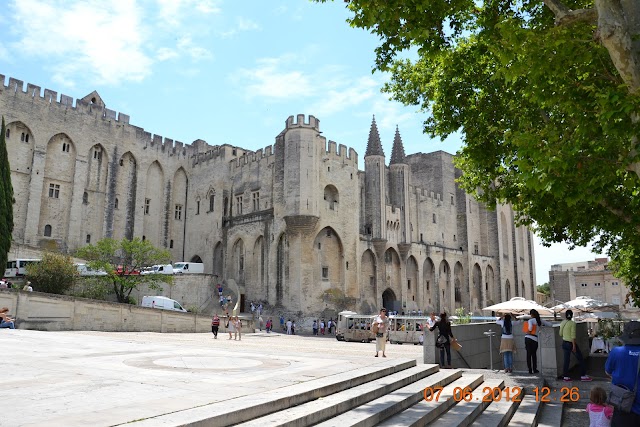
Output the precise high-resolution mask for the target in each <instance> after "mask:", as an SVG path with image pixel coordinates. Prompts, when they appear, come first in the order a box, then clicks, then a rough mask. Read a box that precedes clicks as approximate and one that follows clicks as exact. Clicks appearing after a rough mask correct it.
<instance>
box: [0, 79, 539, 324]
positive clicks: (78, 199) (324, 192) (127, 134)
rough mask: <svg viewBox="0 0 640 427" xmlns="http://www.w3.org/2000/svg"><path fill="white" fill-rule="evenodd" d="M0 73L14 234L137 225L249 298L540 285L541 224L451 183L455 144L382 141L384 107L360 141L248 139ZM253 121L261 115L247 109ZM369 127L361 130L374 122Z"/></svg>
mask: <svg viewBox="0 0 640 427" xmlns="http://www.w3.org/2000/svg"><path fill="white" fill-rule="evenodd" d="M4 81H5V78H4V76H0V82H2V84H0V114H2V115H3V116H4V117H5V119H6V122H7V131H6V139H7V145H8V151H9V159H10V164H11V176H12V180H13V186H14V190H15V195H16V204H15V206H14V211H15V214H14V218H15V229H14V234H13V238H14V240H15V243H16V244H18V245H26V246H35V247H41V248H57V249H59V250H62V251H66V252H71V251H74V250H75V249H77V248H79V247H81V246H83V245H85V244H88V243H95V242H96V241H98V240H100V239H101V238H103V237H112V238H116V239H120V238H123V237H127V238H132V237H134V236H137V237H140V238H142V239H146V240H150V241H151V242H152V243H154V244H155V245H157V246H160V247H164V248H167V249H169V250H170V251H171V253H172V255H173V259H174V261H182V260H193V261H202V262H204V264H205V269H206V272H207V273H210V274H213V275H216V276H217V277H218V279H217V280H235V281H236V282H237V283H238V284H239V286H240V289H241V292H243V294H244V297H245V299H246V300H256V301H257V300H262V301H265V302H268V303H269V304H272V305H279V306H282V307H283V308H284V309H287V310H290V311H302V312H304V313H315V312H320V311H322V310H323V309H325V308H326V307H328V306H329V299H328V298H326V295H327V293H326V291H328V290H332V291H331V293H333V295H334V297H335V295H338V296H345V297H347V298H345V301H355V304H354V305H353V308H354V309H356V310H359V311H362V312H368V313H370V312H375V311H377V308H378V307H379V306H381V305H384V306H386V307H388V308H390V309H395V310H398V311H405V310H406V311H408V310H418V309H422V310H426V311H430V310H437V311H440V310H447V311H449V312H451V311H452V310H453V309H455V308H457V307H464V308H465V309H466V310H471V311H474V312H478V311H479V309H480V308H481V307H483V306H485V305H486V304H491V303H495V302H499V301H502V300H505V299H508V298H511V297H513V296H525V297H526V298H528V299H533V298H534V296H535V289H536V287H535V279H534V271H535V261H534V254H533V248H532V236H531V233H530V232H529V230H528V229H527V228H525V227H516V226H515V225H514V213H513V211H512V210H511V208H510V207H509V206H502V205H499V206H498V207H497V209H496V210H495V211H489V210H487V209H485V207H484V206H483V205H481V204H479V203H478V202H477V201H476V200H475V199H474V198H473V197H471V196H470V195H468V194H466V193H465V192H464V191H462V190H461V189H460V188H458V186H457V185H456V183H455V179H456V178H457V177H459V176H460V171H459V170H457V169H455V168H454V166H453V163H452V159H453V156H452V155H451V154H448V153H445V152H442V151H438V152H434V153H429V154H423V153H417V154H412V155H405V152H404V146H403V143H402V139H401V137H400V132H399V131H398V130H396V134H395V139H394V141H393V146H392V149H391V157H390V158H389V159H388V160H389V163H388V164H387V157H386V156H385V154H384V151H383V148H382V143H381V140H380V136H379V134H378V129H377V126H376V122H375V119H374V120H373V122H372V124H371V130H370V132H369V136H368V144H367V150H366V153H365V156H364V170H359V169H358V155H357V153H356V152H355V151H354V150H353V149H350V148H347V147H346V146H344V145H338V144H336V143H335V142H333V141H327V139H326V138H325V137H324V136H323V135H322V134H321V133H320V122H319V120H318V119H316V118H315V117H313V116H308V117H305V116H304V115H298V116H297V117H293V116H291V117H289V118H288V119H287V120H286V122H285V126H284V129H283V130H282V132H280V134H278V135H277V136H276V137H275V143H274V144H273V145H267V146H266V148H264V149H260V150H258V151H255V152H254V151H249V150H246V149H243V148H240V147H233V146H230V145H209V144H207V143H206V142H205V141H202V140H196V141H194V142H193V143H192V144H190V145H185V144H183V143H181V142H178V141H174V140H172V139H169V138H163V137H162V136H159V135H152V134H151V133H149V132H147V131H145V130H144V129H143V128H141V127H138V126H134V125H131V124H130V123H129V116H127V115H125V114H122V113H120V114H117V113H116V112H115V111H113V110H109V109H107V108H106V107H105V103H104V101H103V100H102V99H101V98H100V96H99V94H98V93H96V92H93V93H91V94H89V95H87V96H85V97H84V98H82V99H77V100H76V101H75V105H74V102H73V99H72V98H71V97H69V96H66V95H60V96H58V95H57V93H56V92H53V91H51V90H48V89H45V90H44V93H42V91H41V88H40V87H38V86H35V85H32V84H28V85H27V89H26V91H25V89H24V87H23V82H22V81H20V80H16V79H14V78H10V79H9V83H8V85H7V86H5V85H4ZM248 125H250V124H248ZM363 138H366V135H363Z"/></svg>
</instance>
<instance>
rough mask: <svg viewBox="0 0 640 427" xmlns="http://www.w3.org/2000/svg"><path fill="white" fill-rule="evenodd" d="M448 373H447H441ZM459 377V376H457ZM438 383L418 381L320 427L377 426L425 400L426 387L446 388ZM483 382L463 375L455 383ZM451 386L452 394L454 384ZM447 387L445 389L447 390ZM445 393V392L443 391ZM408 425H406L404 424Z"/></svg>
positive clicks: (472, 385) (428, 379) (477, 376)
mask: <svg viewBox="0 0 640 427" xmlns="http://www.w3.org/2000/svg"><path fill="white" fill-rule="evenodd" d="M441 372H446V371H441ZM451 372H459V370H457V369H456V370H453V371H451ZM455 375H457V374H455ZM444 379H445V378H443V381H440V382H438V383H437V384H435V385H434V382H433V379H430V378H428V377H427V378H425V379H423V380H420V381H417V382H415V383H413V384H411V385H408V386H406V387H403V388H401V389H398V390H396V391H394V392H393V393H390V394H388V395H386V396H383V397H381V398H378V399H375V400H373V401H371V402H369V403H366V404H364V405H361V406H359V407H357V408H354V409H352V410H351V411H349V412H347V413H344V414H342V415H340V416H337V417H335V418H333V419H331V420H329V421H325V422H323V423H321V424H318V426H322V427H344V426H357V427H369V426H375V425H378V424H379V423H381V422H382V421H384V420H386V419H387V418H389V417H392V416H393V415H395V414H397V413H399V412H402V411H404V410H405V409H407V408H410V407H411V406H413V405H415V404H416V403H418V402H419V401H421V400H423V399H424V389H425V387H434V386H443V387H444V386H445V385H446V383H445V381H444ZM482 380H483V377H482V375H468V376H467V375H462V376H461V377H460V378H459V379H458V380H456V381H454V383H456V382H458V383H459V385H458V386H459V387H462V388H464V387H467V386H470V387H472V388H475V387H477V385H478V384H480V383H481V382H482ZM454 383H451V384H449V386H447V387H450V388H451V390H452V392H453V388H454V387H452V384H454ZM447 387H445V388H447ZM443 391H444V390H443ZM403 425H406V424H403Z"/></svg>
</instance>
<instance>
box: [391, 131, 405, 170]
mask: <svg viewBox="0 0 640 427" xmlns="http://www.w3.org/2000/svg"><path fill="white" fill-rule="evenodd" d="M404 157H405V155H404V145H403V144H402V138H401V137H400V131H399V130H398V125H396V136H395V138H393V148H392V149H391V162H390V163H389V164H390V165H392V164H398V163H403V164H404Z"/></svg>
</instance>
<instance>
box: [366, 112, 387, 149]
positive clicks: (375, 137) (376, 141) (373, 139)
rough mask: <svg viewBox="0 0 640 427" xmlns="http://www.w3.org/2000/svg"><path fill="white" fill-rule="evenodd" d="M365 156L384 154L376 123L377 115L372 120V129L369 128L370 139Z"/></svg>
mask: <svg viewBox="0 0 640 427" xmlns="http://www.w3.org/2000/svg"><path fill="white" fill-rule="evenodd" d="M364 155H365V156H384V151H382V143H381V142H380V134H379V133H378V126H377V125H376V116H375V115H374V116H373V120H372V121H371V130H369V141H368V142H367V152H366V153H365V154H364Z"/></svg>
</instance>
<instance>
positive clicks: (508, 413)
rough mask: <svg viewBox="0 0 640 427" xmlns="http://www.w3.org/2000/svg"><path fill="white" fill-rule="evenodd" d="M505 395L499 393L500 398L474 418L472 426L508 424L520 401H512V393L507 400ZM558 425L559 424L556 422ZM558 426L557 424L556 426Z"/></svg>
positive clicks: (500, 426) (492, 426) (499, 426)
mask: <svg viewBox="0 0 640 427" xmlns="http://www.w3.org/2000/svg"><path fill="white" fill-rule="evenodd" d="M505 397H506V396H505V395H504V394H503V395H501V397H500V400H497V399H495V400H493V401H492V402H491V403H490V404H489V406H487V407H486V408H485V410H484V411H482V413H481V414H480V415H479V416H478V417H477V418H476V419H475V421H474V422H473V423H472V424H471V426H472V427H487V426H491V427H494V426H496V427H502V426H506V425H507V424H509V421H510V420H511V417H512V416H513V414H514V413H515V412H516V410H517V409H518V405H519V404H520V402H517V401H514V399H513V397H514V396H513V395H511V396H510V399H509V400H506V399H505ZM558 425H559V424H558ZM556 427H558V426H556Z"/></svg>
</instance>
